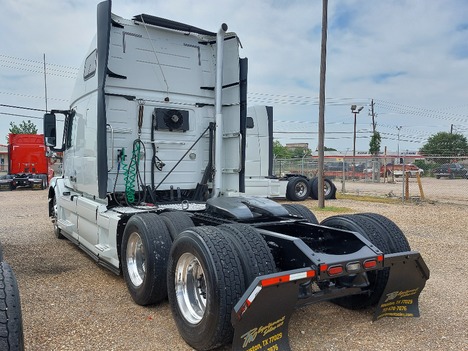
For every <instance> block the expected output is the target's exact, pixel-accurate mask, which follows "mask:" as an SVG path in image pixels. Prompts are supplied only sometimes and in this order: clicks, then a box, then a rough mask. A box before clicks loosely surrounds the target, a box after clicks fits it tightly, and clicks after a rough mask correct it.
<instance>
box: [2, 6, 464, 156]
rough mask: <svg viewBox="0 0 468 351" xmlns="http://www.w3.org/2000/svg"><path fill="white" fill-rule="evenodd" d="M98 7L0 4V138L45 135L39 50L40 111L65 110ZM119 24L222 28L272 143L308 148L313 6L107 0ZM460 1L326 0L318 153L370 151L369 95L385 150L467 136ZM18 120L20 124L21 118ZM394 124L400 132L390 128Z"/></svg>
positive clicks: (316, 57)
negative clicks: (32, 126)
mask: <svg viewBox="0 0 468 351" xmlns="http://www.w3.org/2000/svg"><path fill="white" fill-rule="evenodd" d="M97 3H98V1H89V0H81V1H75V0H68V1H63V0H49V1H44V2H42V1H41V2H38V1H34V0H0V5H1V8H2V11H1V12H0V33H2V45H1V46H0V143H4V140H5V138H4V136H5V135H6V134H7V133H8V128H9V122H10V121H14V122H15V123H20V122H21V121H22V120H23V119H31V120H32V121H34V122H36V123H37V124H38V126H39V131H40V132H42V126H41V120H40V118H41V116H42V113H41V112H39V111H35V110H26V109H19V108H14V107H8V106H16V107H28V108H32V109H44V108H45V99H44V76H43V71H42V60H43V55H44V54H45V55H46V60H47V63H48V64H47V71H48V77H47V85H48V108H49V109H50V108H59V109H62V108H63V109H65V108H67V107H68V99H69V97H70V95H71V90H72V87H73V84H74V79H73V77H74V76H75V75H76V73H77V68H78V67H79V66H80V64H81V61H82V60H83V59H84V55H85V53H86V50H87V48H88V45H89V42H90V41H91V39H92V37H93V35H94V32H95V21H96V20H95V18H96V15H95V12H96V5H97ZM113 12H114V13H115V14H117V15H119V16H122V17H125V18H131V17H132V16H134V15H137V14H140V13H148V14H152V15H156V16H159V17H165V18H169V19H172V20H176V21H179V22H185V23H189V24H192V25H194V26H197V27H201V28H204V29H207V30H211V31H216V30H217V29H218V27H219V25H220V24H221V23H223V22H225V23H227V24H228V26H229V30H230V31H234V32H236V33H237V34H238V36H239V37H240V40H241V43H242V46H243V49H242V50H241V55H242V56H244V57H248V58H249V83H248V92H249V94H248V97H249V104H250V105H254V104H264V105H271V106H273V107H274V111H275V128H274V130H275V132H277V133H275V137H277V138H278V139H279V140H280V141H281V142H282V143H287V142H294V143H296V142H307V143H309V146H310V148H311V149H313V150H315V148H316V145H317V126H318V125H317V121H318V94H319V68H320V45H321V42H320V40H321V17H322V1H320V0H313V1H312V0H295V1H291V0H289V1H282V0H255V1H251V0H225V1H215V0H205V1H194V0H193V1H189V0H174V1H160V0H138V1H129V0H127V1H124V0H120V1H119V0H115V1H113ZM467 13H468V2H467V1H463V0H444V1H438V0H398V1H384V0H375V1H368V0H333V1H329V9H328V23H329V30H328V52H327V85H326V98H327V99H326V101H327V105H326V109H325V123H326V127H325V132H326V137H325V146H327V147H333V148H336V149H338V150H343V151H345V150H347V149H350V148H352V144H353V115H352V113H351V110H350V106H351V105H352V104H356V105H359V106H364V109H363V110H362V111H361V113H360V114H359V115H358V116H357V130H358V132H357V149H358V150H363V151H365V150H367V149H368V145H369V140H370V133H369V131H370V130H371V129H372V126H371V117H370V116H369V112H370V107H369V106H370V101H371V99H374V102H375V112H376V113H377V117H376V121H377V130H378V131H379V132H380V133H381V134H382V137H383V140H382V147H383V146H387V148H388V149H389V150H396V149H397V144H398V141H397V140H398V134H399V138H400V149H402V150H405V149H408V150H417V149H418V148H419V147H421V146H422V145H423V143H424V142H425V141H426V140H427V138H428V137H429V136H430V135H432V134H434V133H437V132H440V131H450V129H451V128H452V129H453V130H454V131H455V132H459V133H461V134H464V135H465V136H468V103H467V102H466V100H467V96H468V84H467V75H468V73H467V72H468V17H466V14H467ZM24 116H26V117H24ZM397 126H398V127H399V126H401V129H400V132H399V133H398V129H397Z"/></svg>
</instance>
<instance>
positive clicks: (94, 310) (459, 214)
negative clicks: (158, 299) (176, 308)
mask: <svg viewBox="0 0 468 351" xmlns="http://www.w3.org/2000/svg"><path fill="white" fill-rule="evenodd" d="M440 182H441V183H440V184H442V182H443V183H444V184H445V183H448V181H445V180H440ZM457 182H458V180H457ZM464 182H465V183H466V182H468V181H467V180H465V181H464ZM453 184H455V183H453ZM347 185H348V184H347ZM337 186H338V187H339V185H337ZM350 188H351V187H350ZM464 189H465V192H466V185H465V187H464ZM303 204H305V205H307V206H308V207H310V208H312V209H313V211H314V213H315V214H316V216H317V217H318V218H319V220H322V219H324V218H326V217H328V216H331V215H335V214H337V212H334V211H340V212H341V211H348V212H376V213H380V214H382V215H385V216H387V217H389V218H390V219H392V220H393V221H394V222H396V223H397V224H398V225H399V226H400V227H401V228H402V230H403V231H404V232H405V233H406V235H407V238H408V240H409V242H410V244H411V247H412V249H414V250H417V251H420V252H421V253H422V256H423V258H424V259H425V261H426V263H427V265H428V266H429V268H430V270H431V278H430V279H429V280H428V282H427V284H426V288H425V290H424V291H423V292H422V294H421V297H420V311H421V317H420V318H405V319H399V318H398V319H392V318H384V319H381V320H379V321H377V322H372V311H370V310H366V311H349V310H345V309H343V308H340V307H338V306H336V305H333V304H331V303H328V302H325V303H319V304H316V305H311V306H308V307H305V308H301V309H299V310H297V311H296V312H295V313H294V315H293V317H292V320H291V323H290V328H289V336H290V343H291V349H292V350H294V351H299V350H303V351H309V350H319V351H320V350H323V351H325V350H327V351H332V350H339V351H341V350H343V351H353V350H356V351H358V350H359V351H362V350H364V351H366V350H369V351H370V350H389V351H390V350H410V351H412V350H424V351H427V350H441V351H442V350H443V351H445V350H456V351H460V350H468V328H467V327H466V326H467V325H468V294H467V290H468V279H467V276H468V268H467V267H468V260H467V257H468V256H467V254H466V253H467V252H468V232H467V228H468V216H467V214H468V207H467V206H460V205H449V204H444V203H438V202H437V203H418V204H416V203H410V204H405V205H403V204H387V203H369V202H362V201H352V200H334V201H327V203H326V206H327V207H329V208H330V209H333V211H330V210H328V211H323V210H320V211H318V210H317V209H316V208H315V206H316V201H312V200H310V201H307V202H304V203H303ZM0 242H1V243H2V246H3V252H4V258H5V260H6V261H7V262H8V263H10V265H11V266H12V268H13V270H14V272H15V274H16V276H17V280H18V284H19V288H20V294H21V302H22V309H23V323H24V336H25V348H26V350H27V351H42V350H43V351H52V350H73V351H75V350H136V351H138V350H191V348H190V347H189V346H188V345H187V344H185V342H184V341H183V340H182V338H181V337H180V336H179V334H178V331H177V328H176V326H175V323H174V321H173V319H172V316H171V312H170V308H169V304H168V302H167V301H166V302H164V303H162V304H160V305H157V306H151V307H141V306H138V305H136V304H135V303H134V302H133V301H132V299H131V297H130V295H129V294H128V292H127V288H126V286H125V283H124V281H123V279H122V277H121V276H116V275H114V274H113V273H111V272H110V271H107V270H106V269H105V268H102V267H100V266H98V265H97V264H96V263H95V262H94V261H93V260H92V259H91V258H89V257H88V256H87V255H86V254H85V253H84V252H82V251H81V250H80V249H78V248H77V247H75V246H74V245H73V244H71V243H70V242H69V241H67V240H58V239H56V238H55V236H54V234H53V232H52V224H51V223H50V220H49V218H48V214H47V191H31V190H16V191H13V192H0ZM272 308H274V306H272ZM229 349H230V348H229V347H225V348H223V349H222V350H229Z"/></svg>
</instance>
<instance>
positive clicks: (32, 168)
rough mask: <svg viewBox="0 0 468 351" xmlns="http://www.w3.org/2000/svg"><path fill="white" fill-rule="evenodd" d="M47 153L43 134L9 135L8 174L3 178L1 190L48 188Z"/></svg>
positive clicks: (0, 182) (0, 183) (0, 180)
mask: <svg viewBox="0 0 468 351" xmlns="http://www.w3.org/2000/svg"><path fill="white" fill-rule="evenodd" d="M46 151H47V148H46V146H45V145H44V135H43V134H9V135H8V174H6V175H3V176H1V178H0V189H1V190H15V189H16V188H17V187H28V188H32V189H45V188H47V186H48V184H49V160H48V158H47V156H46Z"/></svg>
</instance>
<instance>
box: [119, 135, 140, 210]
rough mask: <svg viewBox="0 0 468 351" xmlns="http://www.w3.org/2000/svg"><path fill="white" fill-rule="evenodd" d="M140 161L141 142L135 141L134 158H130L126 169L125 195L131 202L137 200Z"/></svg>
mask: <svg viewBox="0 0 468 351" xmlns="http://www.w3.org/2000/svg"><path fill="white" fill-rule="evenodd" d="M139 162H140V143H138V142H134V143H133V151H132V158H131V159H130V165H129V166H128V168H127V169H125V165H123V167H124V170H125V196H126V198H127V202H128V203H129V204H133V203H134V202H135V179H136V176H137V166H138V164H139Z"/></svg>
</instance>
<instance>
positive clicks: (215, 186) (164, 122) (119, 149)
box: [44, 1, 429, 350]
mask: <svg viewBox="0 0 468 351" xmlns="http://www.w3.org/2000/svg"><path fill="white" fill-rule="evenodd" d="M97 18H98V21H97V36H96V38H95V40H94V41H93V42H92V44H91V47H90V49H89V50H88V54H87V55H86V59H85V61H84V63H83V65H82V75H81V76H79V77H78V78H77V83H76V87H75V90H74V93H73V95H72V98H71V104H70V108H69V109H68V110H52V111H51V112H50V113H48V114H46V115H45V116H44V140H45V143H46V145H47V146H49V147H50V148H51V149H52V150H56V151H63V175H62V176H61V177H55V178H53V179H52V181H51V183H50V187H49V193H48V197H49V215H50V217H51V219H52V221H53V224H54V232H55V235H56V236H57V237H58V238H67V239H69V240H71V241H72V242H74V243H75V244H77V245H78V246H79V247H80V248H82V249H83V250H84V251H85V252H87V253H88V254H89V255H90V256H91V257H92V258H93V259H95V260H96V261H97V262H98V263H100V264H102V265H104V266H105V267H107V268H109V269H110V270H112V271H113V272H114V273H116V274H122V275H123V276H124V279H125V282H126V285H127V288H128V291H129V293H130V295H131V296H132V298H133V300H134V301H135V302H136V303H138V304H140V305H149V304H155V303H158V302H160V301H162V300H164V299H165V298H166V297H168V298H169V303H170V306H171V310H172V314H173V317H174V319H175V321H176V325H177V327H178V329H179V332H180V334H181V335H182V337H183V338H184V340H185V341H186V342H187V343H188V344H189V345H191V346H192V347H193V348H195V349H197V350H210V349H213V348H216V347H219V346H221V345H225V344H229V343H231V344H232V348H233V349H234V350H250V349H255V348H257V349H258V347H262V346H265V345H268V347H272V348H274V349H278V350H289V349H290V347H289V340H288V332H287V329H288V322H289V318H290V316H291V314H292V311H293V310H294V308H296V307H298V306H303V305H306V304H309V303H315V302H319V301H323V300H330V299H331V300H332V301H334V302H336V303H338V304H340V305H342V306H344V307H347V308H364V307H368V306H375V307H376V313H375V318H380V317H384V316H418V315H419V311H418V297H419V294H420V292H421V290H422V289H423V288H424V285H425V281H426V280H427V279H428V278H429V270H428V269H427V267H426V265H425V264H424V261H423V260H422V258H421V256H420V254H419V253H417V252H413V251H411V250H410V248H409V245H408V243H407V241H406V239H405V238H404V235H403V233H402V232H401V230H399V228H398V227H397V226H396V225H395V224H394V223H393V222H391V221H390V220H389V219H387V218H385V217H381V216H379V215H376V214H360V215H346V216H335V217H331V218H329V219H327V220H325V221H323V222H322V223H321V224H319V223H318V221H317V219H316V217H315V216H314V214H313V213H312V212H311V211H310V210H308V209H307V208H306V207H304V206H301V205H298V204H294V205H290V204H285V205H280V204H278V203H276V202H274V201H272V200H269V199H265V198H260V197H251V196H244V195H243V194H244V190H245V174H244V169H245V153H246V150H245V148H246V144H245V131H246V107H247V104H246V81H247V61H246V59H240V58H239V47H238V46H239V41H238V39H237V36H236V35H235V34H234V33H227V32H226V31H227V26H226V25H225V24H223V25H222V26H221V27H220V29H219V31H218V32H217V33H213V32H209V31H206V30H203V29H199V28H196V27H193V26H190V25H186V24H183V23H177V22H174V21H169V20H165V19H161V18H158V17H154V16H149V15H145V14H142V15H137V16H135V17H134V18H133V19H132V20H126V19H123V18H120V17H118V16H116V15H114V14H112V13H111V2H110V1H104V2H102V3H100V4H99V5H98V11H97ZM57 114H63V115H64V117H65V122H64V125H63V129H64V131H63V138H62V139H63V140H59V138H58V135H59V133H58V132H57V130H58V126H59V125H58V123H57V119H56V115H57ZM57 144H59V145H60V146H57ZM402 297H405V298H404V299H403V298H402ZM271 306H278V308H271Z"/></svg>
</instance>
